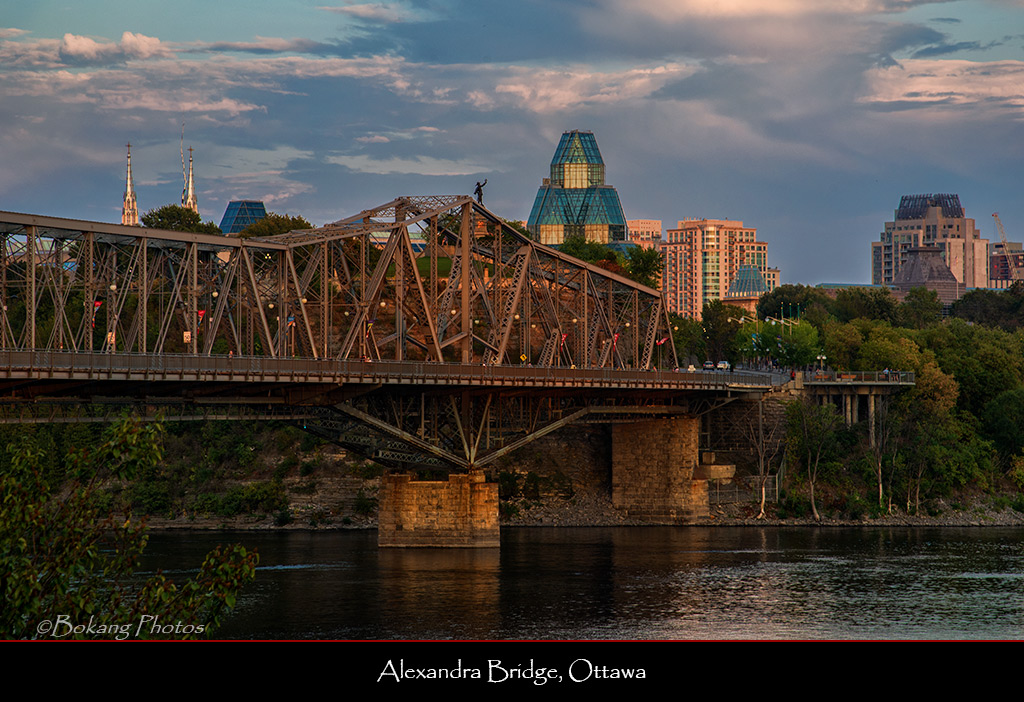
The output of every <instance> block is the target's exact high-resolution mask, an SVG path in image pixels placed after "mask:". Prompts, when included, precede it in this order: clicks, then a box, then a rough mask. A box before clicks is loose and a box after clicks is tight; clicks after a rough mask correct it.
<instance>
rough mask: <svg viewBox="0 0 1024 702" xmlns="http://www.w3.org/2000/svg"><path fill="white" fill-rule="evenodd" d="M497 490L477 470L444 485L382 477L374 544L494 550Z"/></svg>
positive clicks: (402, 476)
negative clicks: (375, 542) (375, 541)
mask: <svg viewBox="0 0 1024 702" xmlns="http://www.w3.org/2000/svg"><path fill="white" fill-rule="evenodd" d="M499 543H500V541H499V531H498V485H497V483H488V482H486V478H485V476H484V473H483V471H482V470H471V471H469V472H468V473H453V474H451V475H449V476H448V479H447V480H413V479H412V476H411V475H410V474H408V473H391V474H387V475H385V476H384V477H383V484H382V485H381V502H380V509H379V517H378V526H377V544H378V545H379V546H397V547H441V548H480V547H486V548H490V547H494V548H496V547H497V546H498V545H499Z"/></svg>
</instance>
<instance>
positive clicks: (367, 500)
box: [355, 490, 377, 517]
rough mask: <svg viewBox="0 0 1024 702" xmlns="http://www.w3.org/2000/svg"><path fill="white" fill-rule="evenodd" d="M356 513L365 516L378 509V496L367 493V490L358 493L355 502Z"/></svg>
mask: <svg viewBox="0 0 1024 702" xmlns="http://www.w3.org/2000/svg"><path fill="white" fill-rule="evenodd" d="M355 510H356V514H359V515H361V516H364V517H369V516H370V515H372V514H373V513H374V512H376V511H377V498H376V497H371V496H370V495H367V494H366V493H365V492H363V491H362V490H360V491H359V492H358V493H357V494H356V503H355Z"/></svg>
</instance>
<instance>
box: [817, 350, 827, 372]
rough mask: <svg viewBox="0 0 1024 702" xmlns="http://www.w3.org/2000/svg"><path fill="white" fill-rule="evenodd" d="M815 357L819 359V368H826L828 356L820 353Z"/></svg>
mask: <svg viewBox="0 0 1024 702" xmlns="http://www.w3.org/2000/svg"><path fill="white" fill-rule="evenodd" d="M815 358H817V359H818V370H825V359H826V358H828V357H827V356H826V355H825V354H823V353H819V354H818V355H817V356H815Z"/></svg>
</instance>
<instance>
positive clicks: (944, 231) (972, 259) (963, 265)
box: [871, 193, 989, 288]
mask: <svg viewBox="0 0 1024 702" xmlns="http://www.w3.org/2000/svg"><path fill="white" fill-rule="evenodd" d="M965 214H966V213H965V211H964V208H963V206H961V204H960V196H959V195H955V194H950V193H939V194H928V195H904V196H903V197H902V198H900V206H899V207H898V208H897V209H896V212H895V217H894V219H893V221H892V222H886V223H885V231H884V232H882V234H881V237H880V238H879V240H878V241H875V242H872V243H871V282H872V283H874V284H876V285H891V284H892V282H893V281H894V280H895V279H896V276H897V275H898V274H899V272H900V268H902V267H903V265H905V264H906V262H907V256H908V252H909V251H910V250H911V249H915V248H920V247H922V246H932V247H938V248H939V249H940V255H941V258H942V260H943V261H944V262H945V264H946V266H948V267H949V270H950V271H951V272H952V273H953V276H954V277H955V278H956V280H957V281H958V282H959V283H960V286H961V288H963V287H965V286H966V287H979V288H984V287H988V282H989V276H988V239H982V238H981V234H980V233H979V232H978V229H977V228H976V227H975V226H974V220H973V219H969V218H967V217H966V216H965Z"/></svg>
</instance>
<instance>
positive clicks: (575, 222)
mask: <svg viewBox="0 0 1024 702" xmlns="http://www.w3.org/2000/svg"><path fill="white" fill-rule="evenodd" d="M526 226H527V228H528V229H529V230H530V233H531V234H533V237H534V239H536V240H537V241H539V242H540V243H542V244H545V245H548V246H558V245H559V244H561V243H562V242H563V241H565V240H566V239H567V238H569V237H571V236H583V237H585V238H586V239H587V240H588V241H597V242H600V243H602V244H613V243H619V244H624V243H625V242H626V217H625V216H624V215H623V213H622V204H621V203H620V202H619V193H618V192H617V191H616V190H615V188H613V187H612V186H610V185H605V182H604V160H603V159H602V158H601V151H600V150H599V149H598V148H597V140H596V139H595V138H594V134H593V133H592V132H582V131H579V130H573V131H571V132H565V133H564V134H562V139H561V140H560V141H559V142H558V148H556V149H555V155H554V157H553V158H552V159H551V173H550V177H548V178H544V179H543V181H542V182H541V186H540V189H539V190H538V191H537V198H536V199H535V200H534V202H533V209H532V210H531V211H530V218H529V220H527V225H526Z"/></svg>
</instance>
